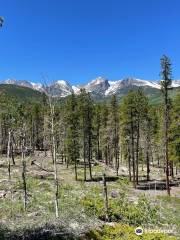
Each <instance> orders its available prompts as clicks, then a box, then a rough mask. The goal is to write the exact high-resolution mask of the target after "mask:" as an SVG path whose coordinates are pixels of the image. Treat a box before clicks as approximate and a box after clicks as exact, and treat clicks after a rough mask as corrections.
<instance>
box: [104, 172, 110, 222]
mask: <svg viewBox="0 0 180 240" xmlns="http://www.w3.org/2000/svg"><path fill="white" fill-rule="evenodd" d="M102 180H103V194H104V210H105V221H107V222H108V221H109V211H108V195H107V185H106V174H105V173H104V174H103V178H102Z"/></svg>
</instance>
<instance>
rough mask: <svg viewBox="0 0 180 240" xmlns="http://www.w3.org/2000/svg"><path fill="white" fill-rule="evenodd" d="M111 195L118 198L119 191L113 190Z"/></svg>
mask: <svg viewBox="0 0 180 240" xmlns="http://www.w3.org/2000/svg"><path fill="white" fill-rule="evenodd" d="M111 197H112V198H117V197H118V192H117V191H115V190H113V191H112V192H111Z"/></svg>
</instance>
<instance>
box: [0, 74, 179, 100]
mask: <svg viewBox="0 0 180 240" xmlns="http://www.w3.org/2000/svg"><path fill="white" fill-rule="evenodd" d="M3 83H4V84H11V85H15V86H22V87H27V88H31V89H34V90H37V91H39V92H51V93H52V94H53V95H54V96H57V97H66V96H68V95H70V94H72V93H74V94H79V93H80V89H81V88H84V89H85V90H86V91H87V92H89V93H91V95H92V96H93V97H94V98H96V99H103V98H108V97H110V96H111V95H112V94H116V95H117V96H121V95H123V94H125V93H126V92H127V91H128V90H129V89H132V88H137V87H142V88H144V89H145V91H146V93H147V94H148V93H149V92H151V93H153V92H154V93H156V92H159V90H160V88H161V86H160V81H147V80H141V79H136V78H124V79H121V80H117V81H110V80H108V79H106V78H104V77H98V78H96V79H94V80H92V81H90V82H88V83H87V84H85V85H81V86H80V85H77V86H71V85H70V84H69V83H68V81H65V80H58V81H55V82H53V83H52V84H50V85H48V86H45V85H43V84H41V83H32V82H29V81H26V80H14V79H8V80H6V81H4V82H3ZM172 87H174V88H178V87H180V80H173V81H172Z"/></svg>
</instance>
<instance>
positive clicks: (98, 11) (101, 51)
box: [0, 0, 180, 84]
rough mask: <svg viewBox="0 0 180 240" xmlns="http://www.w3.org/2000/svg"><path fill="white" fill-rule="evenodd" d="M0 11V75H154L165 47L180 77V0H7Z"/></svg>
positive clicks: (73, 78)
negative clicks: (2, 18) (0, 22)
mask: <svg viewBox="0 0 180 240" xmlns="http://www.w3.org/2000/svg"><path fill="white" fill-rule="evenodd" d="M0 16H3V17H4V19H5V23H4V27H3V28H2V29H1V30H0V80H3V79H7V78H16V79H26V80H31V81H34V82H40V81H42V78H41V75H42V74H46V75H48V76H49V78H50V79H53V80H54V79H65V80H68V81H69V82H70V83H71V84H77V83H85V82H87V81H89V80H91V79H93V78H95V77H97V76H105V77H107V78H109V79H112V80H117V79H121V78H123V77H127V76H132V77H137V78H141V79H159V71H160V63H159V59H160V57H161V55H162V54H164V53H165V54H167V55H168V56H169V57H170V58H171V60H172V63H173V68H174V69H173V76H174V79H177V78H179V79H180V1H179V0H4V1H0Z"/></svg>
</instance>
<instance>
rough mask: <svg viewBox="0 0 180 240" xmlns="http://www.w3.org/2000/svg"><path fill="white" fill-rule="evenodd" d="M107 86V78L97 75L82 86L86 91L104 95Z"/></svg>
mask: <svg viewBox="0 0 180 240" xmlns="http://www.w3.org/2000/svg"><path fill="white" fill-rule="evenodd" d="M109 87H110V85H109V82H108V80H107V79H106V78H103V77H98V78H96V79H94V80H92V81H91V82H89V83H88V84H87V85H85V86H84V88H85V90H86V91H87V92H90V93H93V94H99V95H104V94H105V92H106V90H107V89H108V88H109Z"/></svg>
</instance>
